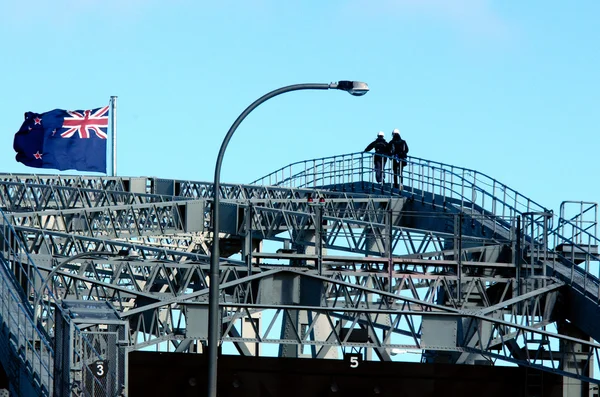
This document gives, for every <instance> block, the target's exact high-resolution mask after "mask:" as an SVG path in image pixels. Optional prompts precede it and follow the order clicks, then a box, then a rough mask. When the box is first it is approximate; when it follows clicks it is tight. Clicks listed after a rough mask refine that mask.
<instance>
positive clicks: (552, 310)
mask: <svg viewBox="0 0 600 397" xmlns="http://www.w3.org/2000/svg"><path fill="white" fill-rule="evenodd" d="M219 194H221V197H222V198H223V203H224V205H229V206H231V207H233V208H235V211H233V212H232V213H234V214H236V216H234V217H232V218H231V219H230V222H229V223H228V224H225V225H223V227H222V229H223V230H222V233H223V239H224V240H225V241H226V242H228V243H229V244H230V245H231V247H233V248H231V249H230V253H240V254H241V256H240V259H233V258H221V263H222V265H221V268H220V292H221V295H220V299H221V306H222V309H223V336H222V342H224V343H232V344H233V345H234V346H235V347H236V349H237V351H238V352H239V353H240V354H245V355H251V354H256V353H257V351H254V352H253V351H251V350H250V349H249V348H248V347H247V346H248V344H277V345H282V346H292V347H293V349H295V350H296V352H303V351H305V350H308V351H310V354H309V355H310V356H311V357H314V358H325V357H326V356H328V354H329V353H330V352H332V351H334V350H337V349H342V350H343V349H346V348H353V349H363V350H364V351H368V350H371V351H373V352H374V353H375V354H376V355H377V357H378V359H380V360H383V361H389V360H391V356H390V354H391V351H392V349H415V350H418V351H425V352H428V353H432V352H433V353H434V354H438V353H440V352H446V351H447V352H454V353H456V354H455V361H454V362H456V363H468V362H470V361H471V359H472V357H473V356H482V357H485V358H486V359H488V360H490V362H509V363H515V364H518V365H523V366H529V367H535V368H541V369H544V370H547V371H553V372H556V373H560V374H562V375H565V376H569V377H574V378H577V379H580V380H584V381H592V382H596V383H597V382H598V380H597V379H592V378H591V377H590V376H589V374H590V371H589V369H590V368H591V366H592V363H593V360H597V359H598V348H599V347H600V345H598V344H596V343H593V342H590V340H586V339H582V338H575V337H572V336H569V335H567V334H562V333H561V332H560V331H558V330H557V331H553V329H554V328H556V327H557V325H556V324H558V323H560V322H561V321H563V319H562V318H561V317H560V312H559V311H558V310H557V309H556V307H557V301H559V297H560V294H561V293H562V291H563V290H564V289H565V288H568V287H567V286H566V284H565V282H564V281H561V280H559V279H556V278H554V277H552V276H551V275H546V273H545V271H546V270H545V269H546V268H547V265H546V264H545V263H540V262H539V261H535V260H532V261H530V262H528V263H522V262H523V261H521V259H520V256H519V255H520V253H519V252H517V250H518V248H519V244H521V240H520V239H521V238H522V237H523V236H522V235H519V233H522V232H523V231H520V230H517V228H516V227H515V226H514V225H515V224H516V222H515V220H514V219H512V218H510V219H506V218H503V219H502V222H501V223H502V225H501V228H500V230H502V232H501V233H496V232H494V233H488V234H486V233H481V232H480V231H481V230H485V228H487V229H489V230H492V229H493V230H497V229H496V228H495V226H494V225H493V220H494V218H493V216H492V215H493V214H491V215H490V214H488V213H484V212H483V211H480V212H479V213H477V212H476V211H473V210H471V211H470V213H468V214H467V213H461V212H459V211H457V210H456V208H452V206H451V205H446V203H445V202H444V205H436V204H431V205H430V206H428V207H427V209H426V210H420V211H412V212H411V211H408V210H406V209H405V208H404V207H405V205H406V204H407V202H408V201H407V200H410V199H409V198H406V197H400V196H387V197H381V196H376V195H367V194H363V193H348V192H340V191H337V192H335V191H328V190H319V189H296V188H283V187H264V186H249V185H222V187H221V191H220V192H219ZM211 195H212V184H209V183H201V182H189V181H178V180H159V179H155V178H117V177H114V178H110V177H57V176H25V175H4V176H2V177H0V205H1V206H2V209H3V211H4V213H5V216H6V217H7V219H8V220H9V222H10V225H11V228H12V231H13V232H14V235H15V236H16V237H17V238H18V240H20V241H21V242H22V244H23V246H22V249H20V251H19V255H15V254H13V256H12V257H10V258H6V259H7V260H10V263H17V262H19V263H20V264H21V268H22V267H23V266H24V265H27V266H31V265H30V263H31V262H33V263H35V264H36V266H37V268H38V269H39V270H40V271H41V272H42V274H43V275H48V274H49V273H50V272H52V271H53V270H54V273H53V276H52V277H51V279H49V280H48V288H47V289H46V290H45V291H44V293H43V296H42V301H43V302H44V306H43V309H42V310H41V313H40V318H41V319H42V322H43V324H44V326H45V327H46V332H47V333H48V335H52V334H53V331H52V329H53V326H54V322H53V321H52V320H51V318H52V317H53V315H54V309H53V307H52V306H51V305H48V304H47V303H50V302H60V301H62V300H67V299H75V298H76V299H80V300H99V301H108V302H110V303H111V304H112V306H114V307H115V308H116V309H117V311H118V312H119V314H120V317H121V319H123V320H126V321H127V323H128V327H129V328H128V329H129V333H128V335H127V340H128V344H129V346H130V348H131V349H142V348H148V347H150V346H152V347H154V348H156V349H159V350H160V349H163V350H169V351H181V352H184V351H185V352H197V351H199V350H202V347H201V345H202V343H203V342H205V341H206V334H205V333H204V331H203V330H202V329H201V327H200V329H199V328H197V327H192V326H190V324H193V323H194V324H195V323H198V322H200V323H201V322H202V321H203V320H204V318H205V317H204V316H205V311H206V307H207V297H208V283H209V278H208V269H209V261H210V257H209V255H208V254H209V249H210V244H211V241H212V236H211V234H210V233H209V232H208V230H209V228H208V226H209V225H210V222H211V220H210V207H211V203H212V200H211ZM309 198H312V199H313V201H312V202H311V201H310V200H309ZM320 198H323V202H322V203H320V204H319V205H315V203H314V199H317V200H318V199H320ZM191 205H196V206H199V208H200V209H199V210H198V211H199V212H198V214H200V216H199V217H197V218H194V222H195V223H193V224H192V223H190V222H188V218H186V214H189V208H190V207H188V206H191ZM408 218H410V219H413V220H414V219H416V218H422V219H426V222H424V223H420V224H429V223H432V222H433V223H436V224H440V225H442V227H438V228H433V229H431V230H429V229H427V228H425V227H423V228H421V227H415V226H414V222H409V221H407V219H408ZM498 220H499V218H498ZM427 222H429V223H427ZM463 224H466V225H471V229H469V228H468V227H465V226H463ZM475 224H478V225H480V228H479V229H477V230H479V232H472V233H470V232H468V230H475V228H474V227H473V226H472V225H475ZM490 225H491V226H490ZM465 230H467V232H465ZM536 237H537V236H536ZM536 241H537V240H536ZM265 242H272V243H271V244H273V247H275V248H272V247H270V248H269V247H268V244H266V243H265ZM259 243H265V244H259ZM98 251H103V252H110V253H112V254H115V255H116V254H118V253H120V252H126V253H128V254H129V255H128V256H124V257H116V256H110V257H96V256H93V257H92V256H90V257H89V258H86V257H83V258H77V259H73V260H71V259H70V258H71V257H72V256H74V255H77V254H82V253H86V252H98ZM505 251H507V252H509V255H508V256H506V255H504V253H505ZM6 252H8V251H6V250H5V253H6ZM132 252H134V253H135V255H131V253H132ZM340 253H342V254H343V255H342V254H340ZM57 268H60V269H57ZM13 270H14V272H15V273H17V272H18V271H19V269H17V268H16V267H15V268H14V269H13ZM279 285H284V286H288V287H290V288H291V289H292V290H293V291H295V292H297V294H295V295H293V296H291V297H289V296H287V295H284V294H282V293H281V292H282V289H281V287H278V286H279ZM28 291H29V293H30V295H29V300H30V302H33V301H34V300H35V296H36V294H35V293H33V292H32V291H31V290H29V289H28ZM35 309H36V308H34V310H35ZM257 313H269V316H265V318H267V317H268V318H269V319H268V320H266V324H264V326H258V325H257V324H256V323H255V322H254V321H249V322H248V323H249V324H250V325H249V328H248V326H246V327H245V326H244V323H245V320H252V318H253V316H255V315H256V314H257ZM432 324H441V325H442V328H444V329H456V330H458V331H459V332H458V333H457V337H456V338H455V339H453V340H448V339H444V338H443V337H440V335H435V334H434V335H433V336H432V334H431V329H434V328H435V327H434V326H432ZM558 328H560V326H559V325H558ZM305 348H306V349H305ZM424 359H425V356H424ZM565 362H568V363H571V362H576V363H578V365H577V366H575V367H576V369H575V370H566V369H565V368H566V366H565Z"/></svg>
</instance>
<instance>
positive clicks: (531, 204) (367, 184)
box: [252, 152, 549, 218]
mask: <svg viewBox="0 0 600 397" xmlns="http://www.w3.org/2000/svg"><path fill="white" fill-rule="evenodd" d="M375 156H379V157H382V158H383V159H384V162H385V166H384V169H383V174H384V181H383V182H381V183H377V182H376V181H375V172H374V167H373V159H374V157H375ZM392 160H393V159H392V158H391V157H389V156H382V155H378V154H373V153H366V152H357V153H350V154H344V155H339V156H331V157H323V158H320V159H312V160H305V161H299V162H296V163H292V164H290V165H288V166H286V167H283V168H280V169H279V170H277V171H274V172H272V173H271V174H268V175H266V176H264V177H262V178H260V179H257V180H256V181H254V182H252V184H259V185H271V186H286V187H298V188H317V187H327V188H330V189H336V190H343V189H352V188H353V187H354V188H355V189H357V188H359V187H360V188H363V189H364V188H367V189H368V188H371V189H373V190H375V191H377V189H378V188H380V189H379V191H380V193H382V194H388V195H391V194H394V193H397V192H396V191H395V190H394V189H393V188H392V181H393V171H392V163H393V161H392ZM406 162H407V164H406V166H405V167H404V172H403V180H404V188H403V191H402V194H403V195H408V196H412V197H422V198H425V197H426V196H427V198H428V199H429V200H431V201H433V202H436V203H440V204H442V205H444V204H447V203H449V202H450V203H452V204H454V205H455V206H457V207H458V208H459V209H460V210H461V211H462V212H465V213H468V212H472V213H474V212H477V213H482V214H488V215H490V216H499V217H502V218H512V217H515V216H517V215H521V214H522V213H526V212H549V210H547V209H546V208H544V207H543V206H541V205H540V204H538V203H537V202H535V201H533V200H531V199H530V198H528V197H525V196H524V195H522V194H520V193H519V192H517V191H516V190H514V189H511V188H510V187H508V186H506V185H505V184H503V183H501V182H499V181H498V180H496V179H493V178H491V177H489V176H487V175H485V174H482V173H480V172H478V171H475V170H471V169H468V168H463V167H456V166H453V165H449V164H444V163H440V162H436V161H431V160H426V159H421V158H417V157H408V158H407V159H406Z"/></svg>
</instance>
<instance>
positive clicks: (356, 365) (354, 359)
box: [350, 356, 359, 368]
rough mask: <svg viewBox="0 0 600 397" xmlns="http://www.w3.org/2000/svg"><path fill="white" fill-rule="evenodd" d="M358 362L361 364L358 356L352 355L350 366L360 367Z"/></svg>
mask: <svg viewBox="0 0 600 397" xmlns="http://www.w3.org/2000/svg"><path fill="white" fill-rule="evenodd" d="M358 364H359V361H358V357H356V356H352V357H350V368H356V367H358Z"/></svg>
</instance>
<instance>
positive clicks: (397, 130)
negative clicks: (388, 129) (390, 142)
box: [392, 128, 400, 135]
mask: <svg viewBox="0 0 600 397" xmlns="http://www.w3.org/2000/svg"><path fill="white" fill-rule="evenodd" d="M392 134H398V135H400V130H399V129H398V128H394V131H392Z"/></svg>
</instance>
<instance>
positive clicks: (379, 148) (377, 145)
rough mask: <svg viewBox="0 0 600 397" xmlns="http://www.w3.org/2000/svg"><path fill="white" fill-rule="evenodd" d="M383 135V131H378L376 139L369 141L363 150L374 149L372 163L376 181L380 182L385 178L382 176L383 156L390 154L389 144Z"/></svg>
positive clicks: (384, 161)
mask: <svg viewBox="0 0 600 397" xmlns="http://www.w3.org/2000/svg"><path fill="white" fill-rule="evenodd" d="M384 135H385V134H384V133H383V131H379V133H378V134H377V139H375V140H374V141H373V142H371V143H370V144H369V146H367V147H366V149H365V152H368V151H370V150H373V149H375V153H376V155H375V156H373V163H374V165H375V179H376V180H377V183H381V182H383V181H384V179H385V178H384V176H383V168H384V167H385V163H386V162H387V158H386V157H384V156H388V155H390V146H389V144H388V143H387V141H386V140H385V138H384ZM378 155H379V156H378Z"/></svg>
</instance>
